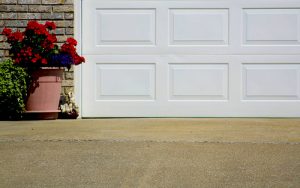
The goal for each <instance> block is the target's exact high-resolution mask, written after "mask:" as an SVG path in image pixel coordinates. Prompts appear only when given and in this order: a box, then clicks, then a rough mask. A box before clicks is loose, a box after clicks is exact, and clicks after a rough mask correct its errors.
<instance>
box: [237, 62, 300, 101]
mask: <svg viewBox="0 0 300 188" xmlns="http://www.w3.org/2000/svg"><path fill="white" fill-rule="evenodd" d="M243 68H244V76H243V82H244V99H248V100H251V99H253V100H262V99H263V100H276V99H277V100H283V99H291V100H292V99H300V98H299V88H300V80H299V73H300V64H244V66H243Z"/></svg>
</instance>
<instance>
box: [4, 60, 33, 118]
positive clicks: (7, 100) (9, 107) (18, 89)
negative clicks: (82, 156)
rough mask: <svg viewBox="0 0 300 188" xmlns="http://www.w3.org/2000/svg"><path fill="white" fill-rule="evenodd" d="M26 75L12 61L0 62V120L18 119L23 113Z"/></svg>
mask: <svg viewBox="0 0 300 188" xmlns="http://www.w3.org/2000/svg"><path fill="white" fill-rule="evenodd" d="M28 78H29V77H28V74H27V73H26V71H25V70H24V69H23V68H22V67H19V66H16V65H13V62H12V60H5V61H3V62H0V118H1V119H3V118H5V119H16V118H20V117H21V114H22V112H24V111H25V102H24V101H25V98H26V94H27V80H28Z"/></svg>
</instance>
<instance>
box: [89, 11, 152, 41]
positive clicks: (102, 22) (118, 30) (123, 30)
mask: <svg viewBox="0 0 300 188" xmlns="http://www.w3.org/2000/svg"><path fill="white" fill-rule="evenodd" d="M96 15H97V16H96V30H97V31H96V36H95V37H96V40H97V43H96V45H155V38H156V33H155V24H156V23H155V9H97V11H96Z"/></svg>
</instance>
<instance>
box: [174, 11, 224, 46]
mask: <svg viewBox="0 0 300 188" xmlns="http://www.w3.org/2000/svg"><path fill="white" fill-rule="evenodd" d="M169 12H170V17H169V18H170V19H169V26H170V29H169V31H170V33H169V36H170V45H210V44H213V45H224V44H228V9H170V10H169Z"/></svg>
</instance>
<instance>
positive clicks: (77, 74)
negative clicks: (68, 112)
mask: <svg viewBox="0 0 300 188" xmlns="http://www.w3.org/2000/svg"><path fill="white" fill-rule="evenodd" d="M81 10H82V0H74V37H75V39H76V40H77V42H78V44H77V52H78V54H79V55H81V54H82V51H81V46H82V41H81V33H82V32H81V20H82V17H81ZM81 66H82V65H77V66H76V67H75V66H74V93H75V101H76V104H77V105H78V106H79V118H81V117H82V112H81V109H82V108H81V107H82V100H81V99H82V94H81V91H82V89H81V88H82V84H81V69H82V67H81Z"/></svg>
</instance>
